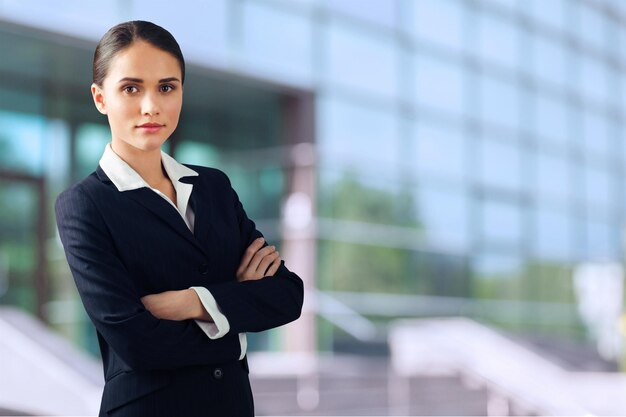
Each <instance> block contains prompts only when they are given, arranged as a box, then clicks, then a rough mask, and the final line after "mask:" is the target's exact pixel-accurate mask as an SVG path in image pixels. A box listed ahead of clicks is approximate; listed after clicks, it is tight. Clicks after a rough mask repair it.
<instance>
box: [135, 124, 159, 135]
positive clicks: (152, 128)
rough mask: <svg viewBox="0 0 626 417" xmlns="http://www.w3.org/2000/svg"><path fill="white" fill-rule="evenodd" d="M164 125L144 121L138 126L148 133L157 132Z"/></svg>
mask: <svg viewBox="0 0 626 417" xmlns="http://www.w3.org/2000/svg"><path fill="white" fill-rule="evenodd" d="M163 126H165V125H162V124H159V123H144V124H142V125H139V126H137V128H139V129H141V130H143V131H144V132H146V133H155V132H158V131H159V130H160V129H161V128H162V127H163Z"/></svg>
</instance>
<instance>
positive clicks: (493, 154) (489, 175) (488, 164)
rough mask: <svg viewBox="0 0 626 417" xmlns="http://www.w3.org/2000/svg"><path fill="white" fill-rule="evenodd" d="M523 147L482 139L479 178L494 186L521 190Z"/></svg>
mask: <svg viewBox="0 0 626 417" xmlns="http://www.w3.org/2000/svg"><path fill="white" fill-rule="evenodd" d="M523 153H524V150H523V148H521V147H519V146H515V145H513V144H509V143H501V142H496V141H493V140H490V139H483V140H481V141H480V150H479V155H480V156H479V157H480V166H479V167H477V168H478V169H477V170H476V172H477V174H478V175H479V178H478V179H479V180H480V181H481V182H482V183H483V184H486V185H489V186H494V187H502V188H508V189H511V190H520V189H521V188H522V186H523V182H522V166H523V156H524V154H523Z"/></svg>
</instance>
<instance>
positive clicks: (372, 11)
mask: <svg viewBox="0 0 626 417" xmlns="http://www.w3.org/2000/svg"><path fill="white" fill-rule="evenodd" d="M396 3H397V2H396V0H341V1H335V0H325V2H324V4H325V5H326V7H328V8H329V9H331V10H335V11H338V12H341V13H345V14H348V15H350V16H354V17H357V18H359V19H363V20H367V21H369V22H373V23H377V24H380V25H384V26H394V25H395V19H396V13H397V4H396Z"/></svg>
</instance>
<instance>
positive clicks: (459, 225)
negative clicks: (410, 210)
mask: <svg viewBox="0 0 626 417" xmlns="http://www.w3.org/2000/svg"><path fill="white" fill-rule="evenodd" d="M416 200H417V201H418V207H417V210H418V211H417V212H418V214H419V221H420V222H421V223H422V225H423V227H424V234H425V236H426V239H427V241H428V242H430V243H433V244H435V245H436V246H438V247H443V248H444V249H463V248H467V247H469V243H470V236H469V199H468V197H467V194H466V193H465V192H464V191H463V190H461V189H457V188H451V189H447V188H442V187H436V186H422V187H419V188H418V190H417V197H416Z"/></svg>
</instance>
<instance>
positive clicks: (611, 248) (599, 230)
mask: <svg viewBox="0 0 626 417" xmlns="http://www.w3.org/2000/svg"><path fill="white" fill-rule="evenodd" d="M619 233H620V232H619V231H618V230H616V229H615V227H614V226H613V225H612V224H609V223H606V222H603V221H599V220H592V219H591V220H588V221H587V253H586V255H587V258H588V260H590V261H617V260H619V259H621V257H622V254H621V253H620V249H619V245H616V244H615V242H619Z"/></svg>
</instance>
